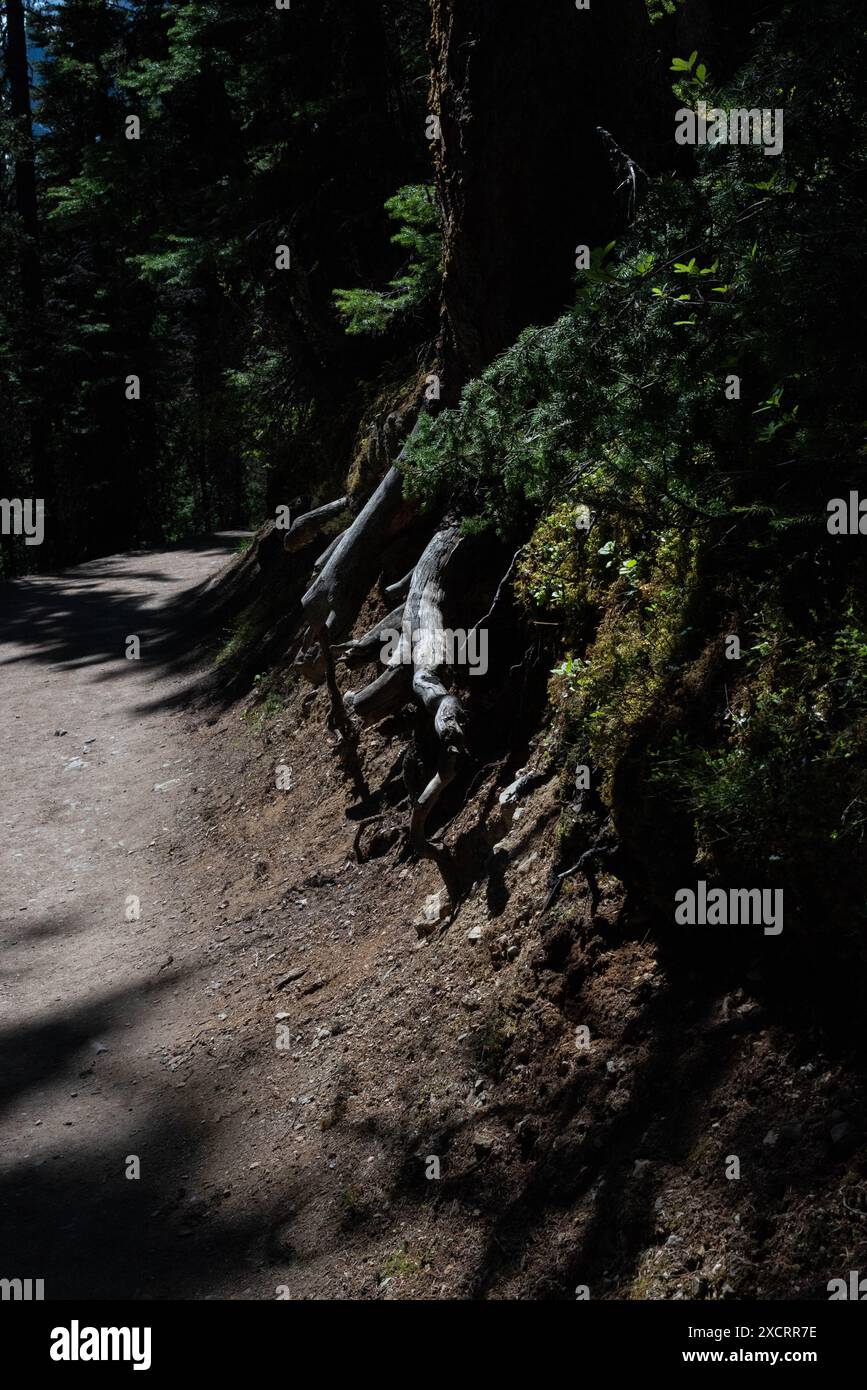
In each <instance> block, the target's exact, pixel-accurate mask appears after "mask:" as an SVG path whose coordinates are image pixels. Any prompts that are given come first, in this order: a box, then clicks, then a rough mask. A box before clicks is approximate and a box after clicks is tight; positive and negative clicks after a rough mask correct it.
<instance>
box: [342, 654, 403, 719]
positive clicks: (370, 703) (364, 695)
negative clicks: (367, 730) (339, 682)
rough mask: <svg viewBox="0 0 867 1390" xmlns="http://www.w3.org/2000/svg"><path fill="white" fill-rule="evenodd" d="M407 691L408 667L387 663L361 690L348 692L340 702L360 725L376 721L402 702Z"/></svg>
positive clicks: (383, 717)
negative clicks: (383, 669) (380, 672)
mask: <svg viewBox="0 0 867 1390" xmlns="http://www.w3.org/2000/svg"><path fill="white" fill-rule="evenodd" d="M411 694H412V687H411V683H410V668H409V666H389V667H388V668H387V669H386V670H385V671H383V673H382V675H381V676H377V678H376V680H374V681H371V682H370V684H369V685H366V686H365V687H364V689H363V690H357V691H356V690H350V691H348V692H347V694H346V695H345V696H344V700H343V703H344V705H345V707H346V709H347V710H348V712H349V713H350V714H351V715H354V716H355V717H356V719H360V720H361V722H362V724H365V725H367V724H378V723H379V721H380V720H381V719H385V718H386V716H387V715H389V714H395V713H396V712H397V710H399V709H400V708H401V706H402V705H405V704H406V702H407V700H409V699H410V698H411Z"/></svg>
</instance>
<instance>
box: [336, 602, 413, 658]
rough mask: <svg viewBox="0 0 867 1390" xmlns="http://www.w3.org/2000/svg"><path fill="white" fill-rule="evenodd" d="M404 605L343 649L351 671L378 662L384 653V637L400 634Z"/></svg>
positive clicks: (394, 609) (343, 655)
mask: <svg viewBox="0 0 867 1390" xmlns="http://www.w3.org/2000/svg"><path fill="white" fill-rule="evenodd" d="M403 610H404V605H403V604H402V603H401V604H400V605H399V607H397V608H393V609H392V610H391V612H390V613H388V614H386V616H385V617H384V618H380V620H379V622H378V623H375V624H374V626H373V627H372V628H370V630H369V631H368V632H365V634H364V636H363V637H359V638H357V639H356V640H355V641H354V642H347V643H345V644H344V646H343V647H342V648H341V655H342V657H343V661H344V664H345V665H346V666H348V667H349V669H350V671H355V670H357V669H358V668H359V667H361V666H367V665H369V664H370V663H371V662H372V661H376V660H377V658H378V657H379V656H380V655H381V653H382V639H383V635H384V634H385V633H388V632H400V629H401V623H402V622H403Z"/></svg>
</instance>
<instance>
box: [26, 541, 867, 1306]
mask: <svg viewBox="0 0 867 1390" xmlns="http://www.w3.org/2000/svg"><path fill="white" fill-rule="evenodd" d="M235 543H236V540H235V538H234V537H232V536H222V537H217V538H214V539H213V540H212V541H211V542H210V543H208V544H204V545H202V546H200V547H186V548H183V547H179V548H176V549H173V550H170V551H165V552H161V553H149V554H134V555H128V556H115V557H111V558H108V559H103V560H98V561H93V562H91V563H89V564H86V565H82V566H80V567H79V568H77V569H75V570H73V571H69V572H68V573H66V574H64V575H61V576H57V577H53V578H52V577H44V576H43V577H39V578H30V579H26V580H21V581H18V582H17V583H15V584H12V585H7V586H6V587H5V590H4V591H3V593H2V596H0V623H2V634H3V646H2V651H0V700H2V731H0V751H2V760H3V768H4V774H5V775H4V805H3V825H2V829H3V838H4V850H5V853H4V872H3V877H2V881H0V905H2V920H3V927H2V942H3V955H2V974H0V1001H2V1015H0V1103H2V1111H0V1276H2V1277H16V1276H18V1277H33V1278H44V1279H45V1281H46V1296H47V1297H48V1298H49V1299H51V1298H99V1297H115V1298H254V1299H270V1298H286V1297H291V1298H293V1299H327V1298H355V1299H392V1298H398V1299H439V1298H461V1299H466V1298H477V1297H498V1298H502V1297H505V1298H515V1297H517V1298H531V1299H537V1298H542V1299H545V1298H555V1299H563V1298H573V1299H574V1298H575V1296H576V1293H575V1291H576V1289H579V1288H586V1289H587V1290H588V1292H589V1296H590V1297H591V1298H697V1299H703V1298H732V1297H735V1298H750V1297H755V1296H758V1297H771V1298H781V1297H803V1298H824V1297H827V1294H826V1292H825V1282H826V1280H827V1279H829V1278H832V1277H840V1276H842V1277H846V1276H847V1274H848V1271H849V1270H850V1269H858V1268H863V1267H864V1266H863V1263H862V1265H861V1266H859V1263H858V1260H859V1259H861V1260H862V1262H863V1261H864V1260H865V1259H867V1251H865V1248H864V1234H863V1232H864V1221H865V1209H867V1202H865V1195H864V1193H865V1189H864V1176H865V1162H864V1143H863V1138H864V1136H863V1103H862V1097H863V1087H862V1083H861V1079H860V1073H859V1072H858V1070H857V1067H855V1066H854V1064H853V1063H852V1059H851V1057H850V1056H848V1054H847V1051H846V1048H847V1044H846V1042H845V1040H844V1041H840V1042H839V1043H834V1042H833V1040H831V1035H830V1034H829V1036H828V1037H827V1038H825V1037H823V1038H822V1039H821V1040H819V1041H817V1036H818V1035H817V1033H816V1031H815V1030H811V1029H810V1028H809V1027H807V1026H801V1027H799V1026H797V1020H796V1022H795V1024H793V1023H792V1020H791V1019H790V1018H789V1017H787V1016H786V1014H785V1010H781V1009H780V1008H779V1007H778V1004H777V1001H776V998H775V996H774V993H773V991H772V990H768V989H766V987H765V984H766V982H765V979H764V977H763V967H762V965H761V962H760V960H757V961H756V962H749V961H747V962H746V965H745V968H744V969H743V970H742V969H741V963H740V962H736V963H735V964H734V965H732V966H726V967H720V966H719V963H718V962H717V963H716V964H714V963H713V962H711V964H710V965H708V963H707V962H706V961H705V962H704V963H690V961H689V960H687V962H686V964H685V965H684V963H683V954H684V953H683V951H682V950H681V951H680V952H679V953H677V954H675V953H672V952H671V950H670V949H666V947H665V944H664V942H663V944H662V945H661V944H660V940H659V936H658V934H657V933H651V932H650V931H649V930H648V928H647V926H646V925H643V926H641V928H640V929H633V928H630V926H629V924H628V922H626V921H624V914H623V912H622V902H621V898H620V889H619V885H618V883H617V881H616V880H614V879H611V880H607V881H606V880H603V881H602V888H603V896H602V901H601V903H600V904H599V906H598V908H597V910H596V911H595V912H593V911H592V910H591V907H590V905H589V902H588V901H587V900H586V896H582V892H583V890H582V889H581V887H580V885H578V884H576V883H575V882H574V881H570V882H569V884H567V887H566V889H565V890H564V904H565V918H564V916H563V915H559V916H558V915H554V916H553V918H552V922H551V923H550V924H549V922H548V918H547V917H546V918H543V917H542V916H541V913H540V909H541V907H542V904H543V903H544V900H545V897H546V889H547V874H548V870H549V867H550V865H551V864H552V862H553V861H554V857H555V852H556V846H555V827H556V821H557V816H558V812H559V806H558V803H557V795H558V793H557V791H556V787H555V784H554V783H553V782H549V783H547V784H545V785H543V786H540V787H539V788H537V790H536V791H535V792H533V793H532V795H531V796H530V798H529V799H528V801H527V802H526V803H525V808H524V809H523V811H522V814H521V815H520V816H518V817H517V818H516V820H515V821H514V823H513V824H512V825H511V827H510V826H509V825H508V824H507V823H505V822H504V823H503V824H502V825H501V826H499V827H497V826H494V833H493V835H492V834H491V823H492V822H493V821H495V820H496V817H497V816H498V815H499V814H500V812H499V811H498V810H497V807H498V800H497V795H496V792H497V791H498V785H497V783H496V776H497V774H496V772H493V773H491V774H490V776H489V778H488V780H487V782H483V783H482V784H481V786H480V787H479V788H478V789H477V791H476V794H475V795H474V796H473V798H472V799H471V801H470V802H469V803H468V804H467V805H466V806H465V807H464V808H463V809H462V810H461V811H460V812H459V813H458V815H457V816H456V818H455V820H454V822H453V823H452V824H451V825H450V826H449V828H448V839H449V843H451V844H452V845H454V844H456V843H458V842H462V843H464V844H465V845H471V844H472V843H474V837H476V839H478V836H479V835H480V834H482V832H484V833H486V834H488V837H489V839H491V838H494V839H496V840H497V844H498V848H497V851H496V855H495V856H494V858H493V859H492V860H490V861H489V865H488V869H487V871H486V873H485V874H484V875H483V876H482V878H481V880H480V882H479V884H478V886H477V889H476V890H475V891H474V892H472V893H471V894H470V895H469V897H468V898H467V899H466V901H465V902H464V903H463V905H462V906H461V908H460V911H459V912H458V913H457V915H456V917H455V918H454V919H453V920H452V921H450V922H440V923H437V924H430V926H420V927H418V928H417V927H416V926H415V925H414V923H415V920H416V918H417V917H418V916H419V912H420V909H421V907H422V905H423V904H424V902H425V899H426V898H427V897H428V895H430V894H434V893H436V892H437V890H438V889H439V887H440V884H439V882H438V878H437V872H436V870H435V868H434V867H433V866H432V865H431V864H428V863H425V864H422V865H408V864H404V863H401V862H400V859H399V857H398V855H397V853H396V847H395V846H394V845H393V844H391V842H390V836H389V834H388V833H382V832H387V831H388V830H389V828H390V827H391V826H392V825H393V826H394V827H396V826H398V825H399V824H400V823H401V819H400V813H399V812H398V811H397V810H396V809H395V811H394V819H393V820H392V821H390V820H389V816H390V815H391V814H392V813H390V812H385V813H384V819H383V821H382V822H381V823H377V824H376V825H375V826H373V827H371V828H370V830H369V831H368V832H366V837H367V838H365V839H362V855H361V859H360V860H359V857H358V855H357V853H356V846H355V840H356V831H357V828H358V826H357V822H356V821H355V820H353V818H352V813H351V806H350V802H351V796H350V794H349V792H348V790H347V788H346V786H345V785H344V784H343V783H342V782H341V779H340V775H339V771H338V766H337V760H336V758H335V756H334V752H333V748H332V746H331V740H330V735H329V734H328V731H327V728H326V722H325V716H326V707H325V700H324V695H323V694H322V693H321V692H318V693H316V694H315V695H311V694H310V693H309V692H308V691H307V690H306V689H301V688H291V687H290V688H289V690H288V695H287V701H286V703H285V705H284V704H283V703H281V702H280V701H276V702H275V701H270V700H265V701H264V702H262V703H260V704H258V705H253V704H250V705H243V704H242V705H237V704H236V705H233V706H228V707H227V706H225V705H220V704H217V703H214V702H213V701H211V702H210V703H208V702H207V701H206V700H204V699H203V696H202V687H201V685H200V678H201V676H202V670H201V668H200V661H201V654H200V652H199V651H198V650H197V640H198V636H199V635H200V634H199V633H198V632H197V628H196V622H195V614H196V600H197V596H198V595H200V593H201V591H202V588H203V586H205V585H206V584H207V582H208V580H209V579H210V578H211V577H212V576H213V575H214V574H215V573H216V572H217V570H218V569H219V567H220V565H221V564H222V562H223V560H224V558H225V557H226V556H227V555H228V554H230V553H231V551H232V549H233V548H234V546H235ZM362 626H363V624H362ZM130 635H138V636H139V638H140V640H141V660H139V661H134V660H127V659H126V658H125V655H124V652H125V645H126V640H127V638H128V637H129V636H130ZM179 636H180V637H181V639H182V640H181V641H180V642H179V641H178V637H179ZM62 731H65V732H62ZM363 751H364V757H365V767H366V771H367V775H368V779H369V781H370V783H371V785H373V786H378V787H383V786H388V785H389V784H390V783H391V782H392V781H393V780H394V776H395V773H394V767H395V760H396V757H397V754H398V751H399V746H398V745H397V744H396V742H395V741H394V740H393V738H391V737H389V733H388V730H386V729H384V728H383V729H381V730H374V731H373V732H371V733H369V734H368V735H366V737H365V742H364V748H363ZM535 751H536V750H534V748H532V747H531V748H530V749H529V750H528V759H527V761H528V765H531V764H532V763H533V761H534V754H535ZM281 766H282V767H285V768H288V769H289V772H288V774H286V775H285V776H284V777H283V779H282V780H283V781H284V782H286V783H287V785H285V786H278V785H277V782H278V779H277V776H276V769H277V768H278V767H281ZM347 808H349V810H350V813H349V814H347ZM371 855H373V856H375V857H369V856H371ZM131 898H136V899H138V902H139V905H140V915H139V916H138V917H137V918H136V917H135V915H134V914H133V919H132V920H128V911H129V910H130V900H131ZM564 920H565V921H566V922H567V923H568V925H564ZM796 1014H797V1011H796ZM582 1026H584V1027H586V1028H588V1029H589V1046H586V1047H585V1046H582V1045H580V1044H579V1041H578V1039H579V1037H580V1035H579V1034H578V1033H577V1032H576V1030H577V1029H579V1028H580V1027H582ZM732 1156H736V1157H738V1159H739V1164H740V1173H741V1176H740V1177H739V1178H737V1179H735V1178H734V1177H733V1176H732V1165H731V1162H730V1160H731V1157H732ZM135 1160H138V1164H136V1163H135ZM136 1172H138V1176H128V1174H135V1173H136Z"/></svg>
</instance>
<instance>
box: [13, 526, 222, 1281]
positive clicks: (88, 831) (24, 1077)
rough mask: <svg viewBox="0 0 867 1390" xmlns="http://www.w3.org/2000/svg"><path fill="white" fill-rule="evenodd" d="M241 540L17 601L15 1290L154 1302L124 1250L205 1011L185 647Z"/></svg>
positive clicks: (116, 569)
mask: <svg viewBox="0 0 867 1390" xmlns="http://www.w3.org/2000/svg"><path fill="white" fill-rule="evenodd" d="M236 545H237V537H236V536H233V535H228V534H227V535H223V536H220V537H215V538H213V540H212V542H209V543H207V544H204V545H202V546H201V547H198V548H188V549H173V550H171V551H167V552H163V553H158V554H153V553H151V554H133V555H127V556H115V557H109V558H107V559H101V560H97V561H93V562H91V563H89V564H85V565H82V566H80V567H78V568H77V569H74V570H70V571H68V572H67V573H66V574H64V575H62V576H59V577H39V578H28V579H23V580H20V581H18V582H16V583H14V584H10V585H7V586H4V589H3V591H2V596H0V638H2V646H0V704H2V721H0V753H2V766H3V810H2V825H0V830H2V839H3V843H4V853H3V861H4V869H3V875H2V880H0V920H2V974H0V1097H2V1110H0V1201H2V1231H0V1263H2V1266H3V1268H2V1269H0V1274H2V1275H4V1276H9V1277H13V1276H17V1275H20V1276H22V1277H27V1276H32V1277H45V1278H46V1280H47V1290H46V1291H47V1296H48V1297H52V1296H54V1297H58V1296H62V1295H63V1294H69V1295H75V1294H77V1295H78V1296H82V1295H83V1296H92V1295H93V1294H96V1293H103V1292H105V1293H107V1292H112V1291H116V1292H119V1293H122V1294H126V1295H129V1294H130V1293H132V1292H134V1286H135V1283H136V1275H135V1271H134V1270H130V1269H129V1268H127V1257H128V1254H129V1250H128V1249H127V1251H126V1252H125V1251H124V1249H123V1248H122V1247H123V1244H124V1240H125V1238H127V1237H128V1235H129V1232H130V1229H131V1228H138V1229H139V1230H140V1229H141V1223H142V1216H143V1212H142V1208H143V1206H146V1205H147V1204H148V1203H151V1204H152V1202H153V1197H154V1186H153V1183H152V1181H149V1180H148V1179H149V1178H150V1179H152V1178H153V1176H154V1169H155V1154H154V1149H155V1144H154V1139H155V1136H156V1135H157V1134H158V1133H159V1132H161V1131H163V1130H164V1128H165V1126H167V1125H169V1124H184V1123H185V1122H182V1120H181V1117H180V1116H179V1115H175V1116H174V1118H173V1116H172V1112H173V1108H174V1107H173V1105H172V1104H171V1102H170V1100H169V1099H168V1097H169V1096H171V1095H172V1092H171V1091H170V1090H169V1091H168V1095H167V1087H166V1081H165V1070H164V1068H163V1066H162V1065H161V1061H160V1058H161V1056H162V1055H163V1053H164V1051H165V1048H166V1046H168V1045H170V1043H171V1038H172V1035H173V1033H174V1032H175V1031H177V1029H178V1028H179V1026H181V1027H182V1026H183V1018H182V1014H183V1012H184V1010H185V1008H186V1004H185V1001H184V999H183V997H182V995H181V994H180V993H179V992H173V991H172V989H171V988H170V985H171V982H172V980H173V977H174V975H175V971H174V964H173V961H174V958H175V957H176V956H177V955H178V939H179V929H180V927H181V925H182V924H181V916H182V910H181V906H180V905H181V902H182V901H183V893H182V891H181V889H180V886H179V882H178V878H179V874H182V873H183V869H182V866H181V865H180V864H179V863H176V857H175V856H174V855H173V854H172V853H171V845H172V841H173V838H174V830H175V822H176V809H177V807H178V805H179V804H180V802H181V801H182V799H183V797H184V795H185V794H186V793H187V792H188V789H189V786H190V782H191V777H192V763H191V757H192V753H191V745H190V743H189V740H188V739H187V738H186V736H185V732H184V729H183V727H182V718H183V716H182V715H181V714H179V712H178V710H177V704H178V701H179V698H180V697H181V696H182V695H183V692H184V690H185V689H186V687H187V685H188V683H189V672H188V671H185V670H184V666H183V661H181V662H169V661H167V660H166V651H165V640H166V638H167V636H170V635H173V632H174V629H175V628H176V626H177V620H178V616H179V613H180V612H181V610H182V609H183V608H184V605H185V604H186V603H187V602H189V600H190V598H191V596H192V595H193V594H194V592H195V590H196V588H197V586H199V585H201V584H202V583H203V582H204V581H206V580H207V579H208V578H209V577H210V576H211V575H212V574H214V572H215V571H216V570H217V569H218V568H219V567H220V566H221V565H222V564H223V562H224V561H225V558H226V556H227V555H228V554H231V553H232V551H233V550H234V549H235V547H236ZM130 636H137V637H138V638H139V640H140V644H141V658H140V660H130V659H127V658H126V656H125V652H126V649H127V639H128V638H129V637H130ZM157 983H159V986H160V987H159V988H156V987H155V986H156V985H157ZM167 986H169V987H167ZM146 1135H147V1137H148V1144H147V1148H148V1151H149V1152H148V1155H147V1158H145V1157H144V1153H143V1140H144V1137H145V1136H146ZM156 1147H158V1145H157V1146H156ZM130 1155H139V1156H140V1157H141V1158H142V1164H143V1168H144V1172H143V1173H142V1177H141V1178H140V1179H139V1180H135V1179H132V1178H127V1177H126V1171H127V1168H128V1167H129V1168H130V1169H132V1165H129V1164H128V1163H127V1157H128V1156H130ZM149 1167H150V1170H151V1171H150V1173H148V1168H149ZM127 1243H128V1242H127ZM136 1246H137V1247H139V1248H140V1240H136ZM118 1281H120V1284H121V1285H123V1287H122V1288H120V1287H118Z"/></svg>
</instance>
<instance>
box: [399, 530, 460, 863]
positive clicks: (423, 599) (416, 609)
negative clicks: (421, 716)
mask: <svg viewBox="0 0 867 1390" xmlns="http://www.w3.org/2000/svg"><path fill="white" fill-rule="evenodd" d="M460 543H461V542H460V531H459V529H458V527H457V526H456V525H449V526H445V527H443V529H442V530H440V531H437V533H436V535H435V536H433V537H432V539H431V540H430V541H429V543H428V545H427V546H426V548H425V550H424V552H423V554H422V556H421V558H420V560H419V562H418V564H417V565H416V567H415V570H414V571H413V577H412V582H411V584H410V588H409V593H408V595H407V600H406V604H405V607H404V620H403V627H404V631H408V632H409V633H410V634H411V638H410V640H411V642H412V658H413V677H412V690H413V694H414V696H415V698H416V700H417V702H418V704H419V705H420V706H421V708H422V709H423V710H424V711H425V713H426V714H428V715H430V716H432V718H433V724H434V732H435V734H436V737H437V742H438V743H439V761H438V766H437V770H436V772H435V774H434V776H433V777H432V778H431V779H430V781H429V782H428V783H427V785H426V787H425V788H424V790H423V791H422V792H421V794H420V796H418V798H417V799H416V800H415V802H414V804H413V808H412V817H411V820H410V843H411V845H412V847H413V849H415V850H416V851H418V852H421V851H422V849H423V848H424V847H425V845H426V844H427V843H428V842H427V841H426V839H425V826H426V824H427V821H428V818H429V816H430V813H431V811H432V810H433V808H434V806H435V805H436V803H437V801H438V800H439V798H440V796H441V795H442V793H443V791H444V790H445V788H446V787H447V786H448V784H449V783H450V782H451V781H453V780H454V777H455V774H456V772H457V767H458V760H459V758H460V757H461V755H462V754H463V753H464V751H465V748H464V722H465V714H464V709H463V706H462V705H461V702H460V700H459V699H458V698H457V697H456V696H455V695H450V694H449V692H448V690H447V689H446V687H445V685H444V684H443V681H442V677H441V674H440V673H441V670H442V668H443V666H444V665H445V664H446V653H445V647H444V641H443V633H444V630H445V621H444V618H443V608H442V605H443V599H444V577H445V572H446V569H447V567H448V564H449V561H450V560H451V558H452V556H453V555H454V553H455V550H456V549H457V547H458V546H459V545H460ZM446 886H447V887H448V884H447V885H446Z"/></svg>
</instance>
